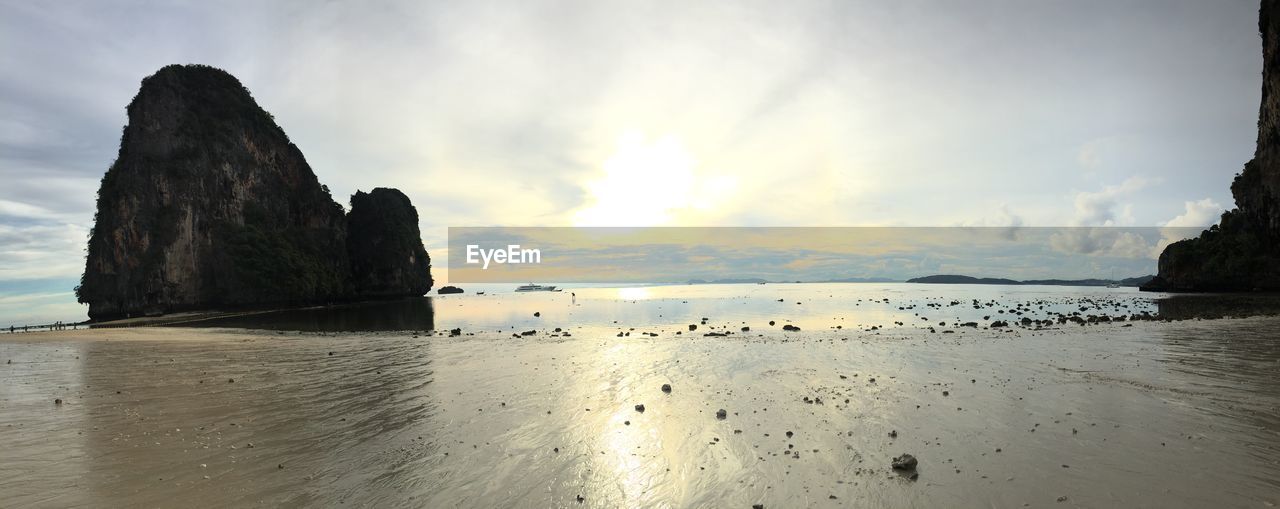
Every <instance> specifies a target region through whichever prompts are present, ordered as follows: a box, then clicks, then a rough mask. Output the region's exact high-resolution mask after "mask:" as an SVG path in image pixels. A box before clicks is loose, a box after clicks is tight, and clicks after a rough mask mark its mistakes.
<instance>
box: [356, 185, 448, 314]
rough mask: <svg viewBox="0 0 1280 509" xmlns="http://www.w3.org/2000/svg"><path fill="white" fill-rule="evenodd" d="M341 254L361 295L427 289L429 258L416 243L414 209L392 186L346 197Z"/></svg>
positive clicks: (419, 242) (418, 238)
mask: <svg viewBox="0 0 1280 509" xmlns="http://www.w3.org/2000/svg"><path fill="white" fill-rule="evenodd" d="M347 231H348V235H347V256H348V257H349V258H350V259H351V274H352V283H353V284H354V286H355V291H356V294H357V295H359V296H361V297H367V298H382V297H399V296H405V295H422V294H424V293H427V291H428V290H431V284H432V280H431V259H430V258H428V257H427V250H426V249H424V248H423V247H422V236H421V234H420V233H419V231H418V211H417V209H414V208H413V204H412V203H410V202H409V197H408V196H405V195H404V193H401V192H400V191H399V190H397V189H388V188H383V187H379V188H376V189H374V190H373V191H372V192H369V193H364V192H361V191H357V192H356V194H354V195H352V196H351V213H350V214H349V215H348V216H347Z"/></svg>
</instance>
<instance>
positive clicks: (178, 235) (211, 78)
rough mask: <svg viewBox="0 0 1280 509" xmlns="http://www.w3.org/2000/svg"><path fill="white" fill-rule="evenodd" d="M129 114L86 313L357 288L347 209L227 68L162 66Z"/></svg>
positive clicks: (96, 234)
mask: <svg viewBox="0 0 1280 509" xmlns="http://www.w3.org/2000/svg"><path fill="white" fill-rule="evenodd" d="M128 114H129V124H128V125H127V126H125V129H124V134H123V135H122V137H121V139H120V151H119V154H118V155H117V158H116V161H115V163H114V164H112V165H111V168H110V169H109V170H108V171H107V174H106V176H104V177H103V178H102V185H101V187H100V188H99V190H98V210H97V214H96V215H95V218H94V228H93V231H92V232H91V233H90V238H89V249H88V251H89V253H88V257H87V260H86V264H85V272H84V275H83V276H82V278H81V284H80V286H79V287H77V288H76V294H77V296H78V297H79V300H80V302H82V303H87V304H89V317H90V318H92V319H94V320H103V319H112V318H120V317H126V316H138V315H142V314H159V313H165V312H171V311H178V310H187V309H202V308H220V307H239V306H263V305H287V304H302V303H323V302H332V301H338V300H345V299H349V298H351V297H352V296H353V295H354V293H353V283H352V273H351V264H350V262H349V260H348V257H347V226H346V225H347V219H346V217H345V216H344V214H343V210H342V207H341V206H340V205H338V204H337V203H335V202H334V201H333V198H332V197H331V196H330V195H329V191H328V189H327V188H325V187H324V186H322V185H320V183H319V181H318V180H317V179H316V176H315V174H314V173H313V172H312V171H311V168H310V166H308V165H307V161H306V159H305V158H303V156H302V152H301V151H299V150H298V147H296V146H294V145H293V143H291V142H290V141H289V138H288V136H286V135H285V133H284V131H283V130H282V129H281V128H280V127H279V126H278V125H276V123H275V120H274V119H273V118H272V117H271V115H270V114H268V113H267V112H266V111H263V110H262V108H260V107H259V106H258V104H257V102H255V101H254V99H253V97H252V96H251V95H250V94H249V91H248V90H246V89H245V88H244V86H243V85H241V84H240V82H239V81H238V80H236V78H235V77H233V76H231V75H230V74H228V73H226V72H224V71H222V70H219V69H215V68H212V67H208V66H199V65H185V66H179V65H171V66H168V67H165V68H163V69H160V70H159V71H158V72H156V73H155V74H154V75H152V76H150V77H147V78H146V79H144V80H143V81H142V86H141V88H140V89H139V91H138V95H137V96H135V97H134V99H133V101H132V102H131V103H130V104H129V107H128Z"/></svg>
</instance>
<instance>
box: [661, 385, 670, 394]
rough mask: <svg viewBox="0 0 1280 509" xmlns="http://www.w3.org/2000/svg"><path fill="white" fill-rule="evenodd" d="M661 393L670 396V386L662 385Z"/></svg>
mask: <svg viewBox="0 0 1280 509" xmlns="http://www.w3.org/2000/svg"><path fill="white" fill-rule="evenodd" d="M662 392H665V393H667V394H671V384H662Z"/></svg>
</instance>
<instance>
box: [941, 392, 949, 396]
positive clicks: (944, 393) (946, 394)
mask: <svg viewBox="0 0 1280 509" xmlns="http://www.w3.org/2000/svg"><path fill="white" fill-rule="evenodd" d="M942 395H943V396H950V395H951V393H950V392H948V391H942Z"/></svg>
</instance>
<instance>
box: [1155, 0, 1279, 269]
mask: <svg viewBox="0 0 1280 509" xmlns="http://www.w3.org/2000/svg"><path fill="white" fill-rule="evenodd" d="M1258 30H1259V32H1261V34H1262V61H1263V67H1262V105H1261V107H1260V108H1259V110H1258V143H1257V148H1256V149H1255V151H1254V157H1253V160H1251V161H1249V162H1248V163H1246V164H1245V166H1244V170H1243V171H1242V172H1240V173H1239V174H1237V175H1236V177H1235V180H1234V181H1233V182H1232V183H1231V194H1232V196H1233V197H1234V198H1235V201H1236V208H1235V209H1233V210H1230V211H1227V212H1226V213H1224V214H1223V215H1222V219H1221V220H1220V221H1219V223H1218V224H1217V225H1215V226H1213V227H1211V228H1209V229H1208V230H1206V231H1204V232H1203V233H1201V234H1200V236H1199V237H1197V238H1194V239H1187V240H1183V241H1179V242H1175V243H1173V244H1170V245H1169V247H1167V248H1165V250H1164V252H1163V253H1161V254H1160V261H1159V274H1158V275H1157V276H1156V278H1155V279H1153V280H1152V281H1151V282H1149V283H1147V284H1146V285H1143V286H1142V289H1143V290H1153V291H1240V290H1280V0H1263V1H1262V7H1261V9H1260V10H1259V21H1258Z"/></svg>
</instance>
